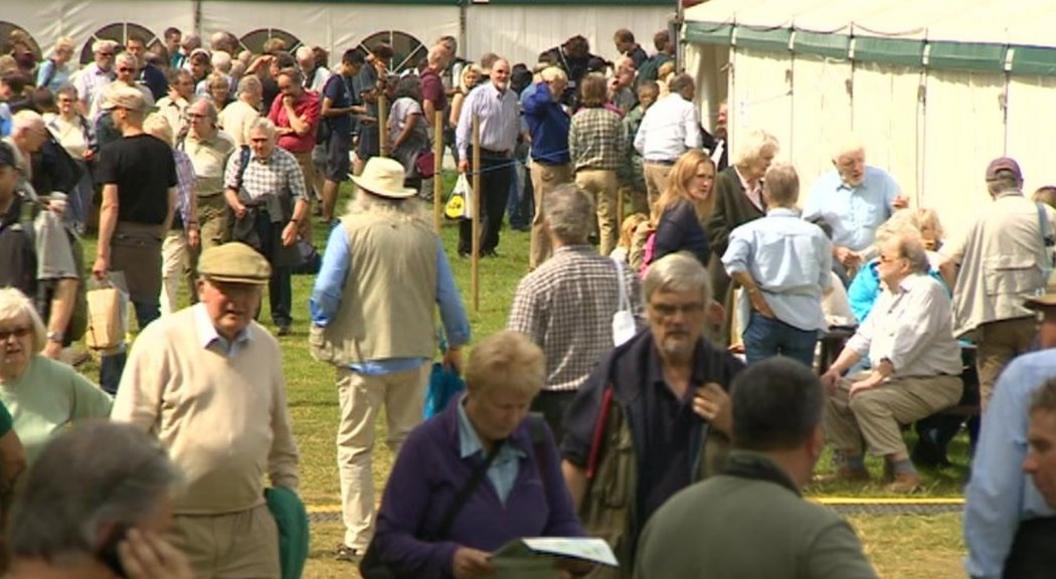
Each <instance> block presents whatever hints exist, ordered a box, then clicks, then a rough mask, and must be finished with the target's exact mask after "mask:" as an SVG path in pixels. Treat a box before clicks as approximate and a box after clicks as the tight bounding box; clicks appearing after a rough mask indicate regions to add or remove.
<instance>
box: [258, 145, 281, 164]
mask: <svg viewBox="0 0 1056 579" xmlns="http://www.w3.org/2000/svg"><path fill="white" fill-rule="evenodd" d="M276 150H278V145H275V149H272V150H271V154H270V155H268V156H267V157H258V156H257V154H256V153H253V156H252V160H254V161H256V162H257V163H260V164H261V165H270V164H271V162H272V161H274V160H275V151H276Z"/></svg>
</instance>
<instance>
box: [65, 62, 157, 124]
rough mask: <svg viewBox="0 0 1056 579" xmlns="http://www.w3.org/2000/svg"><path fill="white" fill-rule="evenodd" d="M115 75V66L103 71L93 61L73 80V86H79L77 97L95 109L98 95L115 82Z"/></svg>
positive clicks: (88, 107)
mask: <svg viewBox="0 0 1056 579" xmlns="http://www.w3.org/2000/svg"><path fill="white" fill-rule="evenodd" d="M115 76H116V75H115V73H114V69H113V68H111V69H110V70H107V71H103V70H101V69H100V68H99V65H98V64H95V63H94V62H93V63H92V64H90V65H88V66H87V67H85V68H84V69H82V70H81V72H80V74H78V75H77V78H76V79H75V80H74V81H73V86H74V87H76V88H77V98H78V99H80V100H81V102H83V103H84V104H85V107H86V108H87V109H88V110H94V109H95V107H96V105H95V100H96V97H98V96H99V93H100V92H101V91H102V90H103V89H104V88H106V85H108V84H110V83H112V82H114V78H115ZM152 102H153V101H152ZM90 118H93V119H94V118H95V116H94V115H91V116H90Z"/></svg>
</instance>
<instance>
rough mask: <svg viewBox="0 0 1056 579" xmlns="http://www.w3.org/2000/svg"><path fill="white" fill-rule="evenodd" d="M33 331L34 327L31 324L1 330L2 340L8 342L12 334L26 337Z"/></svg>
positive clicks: (0, 337)
mask: <svg viewBox="0 0 1056 579" xmlns="http://www.w3.org/2000/svg"><path fill="white" fill-rule="evenodd" d="M32 332H33V328H31V327H29V326H22V327H20V328H14V329H12V330H0V342H6V341H7V340H8V339H10V338H11V336H14V337H16V338H25V337H26V336H28V335H29V334H31V333H32Z"/></svg>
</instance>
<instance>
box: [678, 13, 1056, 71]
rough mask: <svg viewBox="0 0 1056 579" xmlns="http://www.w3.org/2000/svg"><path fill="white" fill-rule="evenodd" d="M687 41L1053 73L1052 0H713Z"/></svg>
mask: <svg viewBox="0 0 1056 579" xmlns="http://www.w3.org/2000/svg"><path fill="white" fill-rule="evenodd" d="M686 23H687V24H686V38H687V39H688V40H690V41H692V42H698V43H713V44H729V45H735V46H741V47H747V48H759V49H764V50H774V49H777V48H779V47H782V46H784V47H785V48H786V49H790V50H792V51H793V52H798V53H804V54H816V55H820V56H825V57H828V58H844V59H850V60H856V61H862V62H880V63H888V64H902V65H917V66H920V65H924V66H927V67H928V68H934V69H952V70H993V71H1010V72H1021V73H1024V74H1046V75H1056V37H1054V36H1053V34H1052V30H1054V29H1056V3H1053V2H1052V0H1016V2H1015V3H1014V8H1012V7H1010V5H1009V3H1008V2H1005V1H1003V0H711V1H710V2H706V3H704V4H701V5H698V6H695V7H693V8H690V9H689V10H687V11H686Z"/></svg>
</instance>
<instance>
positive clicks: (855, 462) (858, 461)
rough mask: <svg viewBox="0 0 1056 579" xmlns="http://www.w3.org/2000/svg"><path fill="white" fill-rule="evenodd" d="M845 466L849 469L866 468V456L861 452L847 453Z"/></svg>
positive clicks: (844, 458)
mask: <svg viewBox="0 0 1056 579" xmlns="http://www.w3.org/2000/svg"><path fill="white" fill-rule="evenodd" d="M843 466H844V467H846V468H847V470H854V471H859V470H865V457H864V456H862V455H860V454H853V455H852V454H845V455H843Z"/></svg>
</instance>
